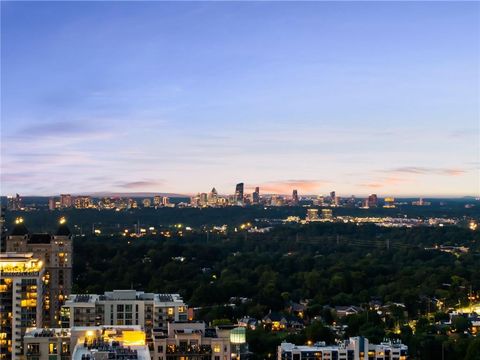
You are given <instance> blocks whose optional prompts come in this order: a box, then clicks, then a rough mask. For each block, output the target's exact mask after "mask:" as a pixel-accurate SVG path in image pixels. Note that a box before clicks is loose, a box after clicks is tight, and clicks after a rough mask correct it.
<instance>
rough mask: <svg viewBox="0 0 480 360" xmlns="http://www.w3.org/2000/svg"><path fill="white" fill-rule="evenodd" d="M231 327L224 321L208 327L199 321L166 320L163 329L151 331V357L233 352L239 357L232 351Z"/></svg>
mask: <svg viewBox="0 0 480 360" xmlns="http://www.w3.org/2000/svg"><path fill="white" fill-rule="evenodd" d="M243 330H244V329H243ZM234 331H235V329H232V326H228V325H227V326H217V327H215V328H208V327H207V326H205V323H204V322H203V321H195V322H192V321H189V322H170V323H168V329H167V331H163V332H161V333H158V335H157V334H155V335H156V336H155V337H154V341H153V345H154V346H153V347H152V348H153V351H154V354H153V357H152V359H154V360H162V359H166V360H185V359H195V360H220V359H222V360H231V359H232V358H233V357H234V356H235V358H236V359H240V358H241V356H239V354H238V355H234V354H232V352H233V349H234V346H235V343H234V342H233V341H232V340H234V339H235V337H234V336H232V333H234ZM187 344H188V345H189V346H186V345H187ZM192 350H193V351H194V355H192V352H193V351H192Z"/></svg>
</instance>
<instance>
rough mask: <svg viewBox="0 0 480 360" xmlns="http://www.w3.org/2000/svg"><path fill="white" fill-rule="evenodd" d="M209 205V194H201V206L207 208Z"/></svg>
mask: <svg viewBox="0 0 480 360" xmlns="http://www.w3.org/2000/svg"><path fill="white" fill-rule="evenodd" d="M207 204H208V194H207V193H201V194H200V206H207Z"/></svg>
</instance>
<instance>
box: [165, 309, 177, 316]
mask: <svg viewBox="0 0 480 360" xmlns="http://www.w3.org/2000/svg"><path fill="white" fill-rule="evenodd" d="M174 313H175V310H174V309H173V308H168V310H167V314H168V315H173V314H174Z"/></svg>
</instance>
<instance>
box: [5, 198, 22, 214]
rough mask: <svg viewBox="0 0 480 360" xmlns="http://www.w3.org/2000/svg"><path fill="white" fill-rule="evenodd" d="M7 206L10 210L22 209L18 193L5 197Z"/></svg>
mask: <svg viewBox="0 0 480 360" xmlns="http://www.w3.org/2000/svg"><path fill="white" fill-rule="evenodd" d="M7 208H8V210H11V211H16V210H22V209H23V203H22V198H21V197H20V195H18V194H16V195H15V197H13V196H8V197H7Z"/></svg>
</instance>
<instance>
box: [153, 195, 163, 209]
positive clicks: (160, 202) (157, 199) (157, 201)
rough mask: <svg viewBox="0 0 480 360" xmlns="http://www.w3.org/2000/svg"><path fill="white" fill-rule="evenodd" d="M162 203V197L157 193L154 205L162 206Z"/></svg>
mask: <svg viewBox="0 0 480 360" xmlns="http://www.w3.org/2000/svg"><path fill="white" fill-rule="evenodd" d="M161 204H162V197H161V196H160V195H155V196H154V197H153V206H155V207H156V208H158V207H160V205H161Z"/></svg>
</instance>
